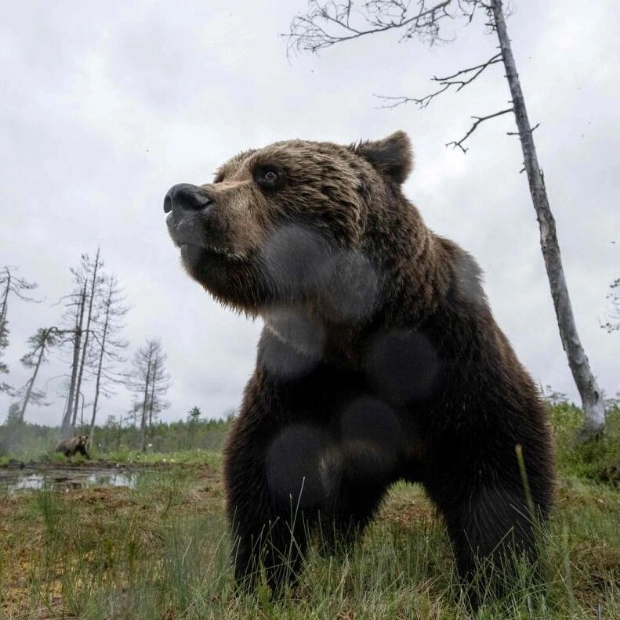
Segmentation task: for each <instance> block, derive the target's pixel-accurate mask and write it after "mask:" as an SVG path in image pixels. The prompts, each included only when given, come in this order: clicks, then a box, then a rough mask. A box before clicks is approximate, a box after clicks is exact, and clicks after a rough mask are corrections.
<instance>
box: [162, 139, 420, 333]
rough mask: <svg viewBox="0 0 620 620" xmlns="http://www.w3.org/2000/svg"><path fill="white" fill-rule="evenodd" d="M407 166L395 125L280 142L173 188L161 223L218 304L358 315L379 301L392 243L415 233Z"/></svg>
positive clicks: (347, 317)
mask: <svg viewBox="0 0 620 620" xmlns="http://www.w3.org/2000/svg"><path fill="white" fill-rule="evenodd" d="M411 168H412V153H411V147H410V143H409V139H408V137H407V135H406V134H405V133H403V132H396V133H394V134H392V135H391V136H389V137H387V138H385V139H384V140H379V141H369V142H362V143H359V144H356V145H351V146H340V145H336V144H332V143H327V142H306V141H300V140H293V141H288V142H278V143H275V144H272V145H270V146H267V147H265V148H262V149H258V150H250V151H246V152H243V153H241V154H239V155H237V156H236V157H233V158H232V159H231V160H230V161H228V162H227V163H225V164H224V165H223V166H222V167H221V168H220V169H219V170H218V172H217V173H216V175H215V178H214V180H213V182H212V183H207V184H205V185H200V186H196V185H190V184H180V185H175V186H174V187H172V188H171V189H170V191H169V192H168V193H167V195H166V197H165V200H164V211H165V212H166V213H168V217H167V224H168V230H169V232H170V236H171V237H172V240H173V242H174V243H175V245H177V246H178V247H179V248H180V251H181V258H182V262H183V265H184V267H185V269H186V270H187V272H188V273H189V274H190V276H192V277H193V278H194V279H195V280H197V281H198V282H199V283H200V284H202V285H203V286H204V287H205V288H206V289H207V290H208V291H209V292H210V293H211V294H212V295H213V296H214V297H215V298H217V299H218V300H220V301H221V302H223V303H225V304H228V305H231V306H233V307H235V308H236V309H238V310H242V311H244V312H246V313H248V314H252V315H258V314H263V315H264V314H265V313H268V312H273V311H274V309H276V310H275V311H277V309H278V308H290V307H296V306H304V307H308V306H310V307H312V308H320V311H319V312H320V313H322V314H324V315H325V318H326V319H327V320H333V321H335V322H343V321H344V322H347V321H349V322H350V321H360V320H363V319H364V317H367V316H369V315H370V314H371V313H372V311H373V309H374V308H375V307H376V305H377V304H378V299H379V298H380V289H381V286H382V280H384V279H385V278H386V277H388V275H389V271H390V265H389V264H387V263H389V259H388V257H389V255H391V254H392V250H393V249H394V248H393V246H394V244H397V245H398V244H401V239H404V238H405V237H406V238H407V242H406V243H407V244H410V243H412V242H415V236H416V234H417V233H416V226H415V225H407V224H406V222H407V221H408V220H410V219H411V217H419V216H416V215H415V214H417V212H416V211H415V209H414V207H413V206H412V205H411V204H409V203H408V202H407V201H406V200H405V199H404V198H403V196H402V193H401V189H400V186H401V184H402V183H403V182H404V181H405V179H406V178H407V175H408V174H409V172H410V170H411ZM404 223H405V224H404ZM418 228H420V227H418ZM401 255H402V252H401ZM382 257H385V258H386V260H385V261H383V258H382ZM384 262H385V263H386V264H382V263H384Z"/></svg>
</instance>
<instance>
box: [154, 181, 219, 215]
mask: <svg viewBox="0 0 620 620" xmlns="http://www.w3.org/2000/svg"><path fill="white" fill-rule="evenodd" d="M214 202H215V201H214V200H213V198H212V197H211V196H209V195H207V193H206V192H204V191H203V190H202V189H200V187H198V186H197V185H191V184H190V183H179V184H178V185H173V186H172V187H171V188H170V189H169V190H168V193H167V194H166V197H165V198H164V213H170V212H171V211H174V212H177V211H179V210H180V211H202V210H203V209H206V208H208V207H210V206H212V205H213V203H214Z"/></svg>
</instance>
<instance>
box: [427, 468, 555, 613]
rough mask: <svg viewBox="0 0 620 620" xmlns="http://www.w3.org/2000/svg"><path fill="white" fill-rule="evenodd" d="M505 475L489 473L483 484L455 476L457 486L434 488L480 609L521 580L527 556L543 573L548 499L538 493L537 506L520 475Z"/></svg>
mask: <svg viewBox="0 0 620 620" xmlns="http://www.w3.org/2000/svg"><path fill="white" fill-rule="evenodd" d="M501 476H502V474H501V473H496V474H495V476H492V475H489V476H488V478H489V480H490V482H486V483H478V484H476V483H472V481H471V480H470V481H465V480H464V479H463V478H461V479H460V480H459V479H458V477H456V476H455V477H454V481H455V482H456V484H455V485H454V486H452V485H446V486H445V487H444V488H443V489H442V492H441V493H440V494H433V493H432V492H431V496H433V495H434V497H433V499H434V500H435V501H436V503H437V504H438V506H439V508H440V510H441V512H442V513H443V516H444V518H445V520H446V525H447V528H448V533H449V535H450V540H451V543H452V547H453V549H454V553H455V556H456V564H457V569H458V572H459V576H460V578H461V580H462V581H463V585H464V587H465V588H466V591H467V595H468V598H469V600H470V602H471V604H472V607H473V608H474V609H476V608H477V607H478V606H479V605H480V603H481V602H482V600H483V599H484V598H485V596H487V595H491V597H492V598H503V597H505V596H506V595H508V594H509V593H510V592H511V591H512V590H513V589H514V588H515V587H516V586H518V584H519V581H520V578H519V576H520V572H519V563H520V562H521V561H522V560H526V561H527V562H528V563H529V564H530V567H531V568H530V570H531V575H530V576H531V577H538V576H539V569H540V567H539V566H538V556H539V550H538V543H537V533H538V531H539V530H540V528H541V527H542V525H543V523H544V518H545V513H546V511H547V507H546V506H545V501H544V500H543V501H542V502H540V501H537V498H536V497H534V506H533V512H532V509H531V508H530V507H529V506H528V502H527V500H526V497H525V492H524V491H523V489H522V488H519V486H520V484H521V483H520V481H519V480H518V479H517V478H516V477H506V476H505V475H504V479H503V480H502V479H501ZM493 478H495V480H493ZM523 576H525V575H523Z"/></svg>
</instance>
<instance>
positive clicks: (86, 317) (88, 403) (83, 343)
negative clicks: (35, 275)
mask: <svg viewBox="0 0 620 620" xmlns="http://www.w3.org/2000/svg"><path fill="white" fill-rule="evenodd" d="M17 271H18V270H17V268H15V267H12V266H8V265H5V266H4V267H3V268H2V270H1V271H0V299H1V302H0V377H1V379H2V380H1V381H0V392H6V393H7V394H8V395H9V396H11V398H12V399H13V402H12V403H11V405H10V407H9V412H8V416H7V424H10V425H13V426H16V425H17V426H19V425H23V423H24V420H25V415H26V411H27V409H28V407H29V406H30V405H33V404H38V405H44V404H48V403H46V389H45V388H44V387H41V382H40V375H41V369H42V368H43V366H44V365H45V364H47V363H48V362H49V360H50V357H51V356H56V357H57V358H58V359H59V360H60V361H61V362H63V363H64V364H65V366H66V368H67V372H66V373H64V374H63V375H61V377H60V378H62V379H63V383H62V388H61V392H62V394H63V396H64V398H65V404H64V408H63V413H62V418H61V420H60V421H59V423H60V434H61V436H62V438H66V437H70V436H72V435H73V434H75V429H76V426H77V424H78V416H79V422H80V426H81V427H82V428H84V427H86V429H87V430H88V434H89V437H90V442H91V444H92V441H93V437H94V434H95V427H96V422H97V415H98V413H99V410H100V407H101V402H102V399H106V398H110V397H111V396H113V395H114V394H116V390H117V389H118V388H119V387H121V388H123V387H124V388H126V389H129V390H130V391H131V392H133V394H134V399H133V404H132V412H131V414H132V416H133V419H134V420H135V424H136V426H137V427H138V428H139V433H140V443H141V446H142V448H143V449H144V448H145V447H146V442H147V435H148V430H149V429H150V428H152V426H153V423H154V421H156V420H157V418H158V416H159V414H160V413H161V412H162V411H163V410H164V409H166V408H167V407H169V406H170V403H169V402H168V401H166V400H165V396H166V392H167V391H168V388H169V387H170V375H169V373H168V371H167V369H166V354H165V352H164V351H163V348H162V345H161V342H160V341H159V340H158V339H157V338H150V339H147V340H146V342H145V343H144V345H142V346H141V347H139V348H138V349H137V351H136V352H135V354H134V356H133V358H132V360H131V363H130V364H128V360H127V359H126V357H125V352H126V350H127V348H128V346H129V342H128V340H127V339H126V338H125V337H124V335H123V332H124V329H125V324H124V318H125V316H126V315H127V313H128V312H129V306H128V305H127V304H126V299H125V294H124V291H123V288H122V285H121V283H120V281H119V279H118V277H117V276H116V275H115V274H112V273H109V272H108V271H107V270H106V269H105V265H104V262H103V259H102V256H101V251H100V249H97V251H96V253H95V254H94V256H90V255H89V254H82V256H81V257H80V261H79V264H78V265H77V266H75V267H72V268H71V274H72V280H73V288H72V290H71V291H70V292H69V293H68V294H67V295H65V296H63V297H62V298H61V299H60V301H59V304H58V305H61V307H62V312H61V313H60V315H59V317H58V321H57V322H54V324H52V325H45V326H41V327H38V328H37V329H36V331H35V332H34V333H33V334H32V336H30V337H29V338H28V340H27V342H26V353H25V354H24V355H23V356H22V358H21V360H20V362H21V364H22V365H23V367H24V368H26V369H28V370H29V371H30V376H29V378H28V380H27V381H26V383H25V384H24V385H21V386H13V385H11V384H10V383H9V382H7V379H8V374H9V368H8V366H7V364H6V363H5V362H4V361H3V357H4V353H5V351H6V349H7V348H8V346H9V342H10V311H11V310H12V302H13V301H14V300H16V299H18V300H21V301H23V302H30V303H42V301H41V300H39V299H37V298H36V297H35V296H34V292H35V291H36V289H37V288H38V285H37V284H36V283H34V282H30V281H29V280H26V279H25V278H22V277H20V276H18V275H17ZM85 415H86V422H85V421H84V420H85V418H84V416H85Z"/></svg>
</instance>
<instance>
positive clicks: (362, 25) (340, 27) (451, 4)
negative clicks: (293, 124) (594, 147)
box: [287, 0, 605, 439]
mask: <svg viewBox="0 0 620 620" xmlns="http://www.w3.org/2000/svg"><path fill="white" fill-rule="evenodd" d="M477 14H482V15H483V16H484V18H485V26H486V28H487V31H488V32H489V33H491V34H494V35H495V36H497V39H498V43H499V53H496V54H494V55H493V56H491V57H490V58H488V59H487V60H486V61H484V62H481V63H478V64H477V65H475V66H472V67H468V68H465V69H460V70H459V71H456V72H455V73H453V74H452V75H448V76H445V77H433V78H432V81H433V82H435V83H437V84H438V88H437V90H435V91H433V92H432V93H430V94H429V95H426V96H424V97H420V98H413V97H382V98H381V99H382V101H383V102H384V106H385V107H394V106H397V105H401V104H404V103H409V102H412V103H414V104H415V105H417V106H418V107H419V108H425V107H426V106H428V105H429V104H430V103H431V101H432V100H433V99H434V98H435V97H438V96H439V95H442V94H443V93H445V92H448V91H455V92H458V91H460V90H462V89H463V88H465V87H466V86H468V85H470V84H471V83H472V82H474V81H475V80H476V79H478V78H479V77H480V76H481V75H482V74H483V73H484V72H485V71H487V70H488V69H489V68H491V67H493V66H495V65H496V64H499V63H501V64H502V65H503V67H504V70H505V77H506V80H507V82H508V86H509V88H510V93H511V97H512V100H511V106H510V107H509V108H506V109H501V110H499V111H496V112H492V113H489V114H485V115H483V116H474V117H473V119H474V122H473V123H472V126H471V127H470V129H469V130H468V131H467V132H466V134H465V135H464V136H463V137H462V138H461V139H460V140H455V141H452V142H449V143H448V145H447V146H452V147H453V148H459V149H461V150H462V151H463V152H464V153H465V152H466V150H467V149H466V148H465V147H464V143H465V141H466V140H468V139H469V138H470V137H471V136H472V134H473V133H474V132H475V131H476V129H478V127H479V126H480V125H481V124H482V123H484V122H486V121H488V120H491V119H494V118H497V117H499V116H502V115H504V114H508V113H510V112H512V113H513V114H514V116H515V121H516V125H517V132H514V133H513V134H511V135H518V136H519V139H520V142H521V149H522V152H523V159H524V169H525V171H526V173H527V178H528V183H529V187H530V194H531V197H532V203H533V206H534V209H535V211H536V216H537V219H538V223H539V228H540V244H541V249H542V254H543V259H544V262H545V268H546V270H547V277H548V280H549V288H550V290H551V297H552V299H553V305H554V308H555V313H556V318H557V322H558V327H559V332H560V338H561V340H562V345H563V347H564V351H565V353H566V356H567V358H568V365H569V368H570V370H571V373H572V376H573V379H574V381H575V384H576V386H577V389H578V391H579V395H580V397H581V402H582V407H583V412H584V426H583V428H582V431H581V436H582V438H583V439H589V438H592V437H594V436H596V435H598V434H599V433H600V432H601V431H602V430H603V429H604V427H605V405H604V401H603V394H602V392H601V390H600V388H599V386H598V384H597V382H596V379H595V377H594V375H593V373H592V370H591V369H590V363H589V361H588V358H587V356H586V354H585V351H584V349H583V346H582V344H581V340H580V338H579V334H578V332H577V327H576V324H575V319H574V315H573V310H572V305H571V302H570V297H569V293H568V287H567V284H566V279H565V276H564V269H563V266H562V257H561V253H560V245H559V242H558V237H557V230H556V225H555V220H554V218H553V214H552V213H551V208H550V206H549V200H548V198H547V192H546V188H545V181H544V176H543V172H542V169H541V167H540V165H539V163H538V158H537V155H536V148H535V145H534V137H533V132H534V130H535V129H536V127H537V126H535V127H532V126H531V125H530V122H529V119H528V115H527V110H526V106H525V99H524V97H523V93H522V90H521V84H520V81H519V76H518V73H517V69H516V64H515V59H514V56H513V53H512V47H511V44H510V39H509V37H508V31H507V29H506V19H505V12H504V8H503V2H502V0H444V1H438V0H435V1H434V2H428V1H427V0H417V1H416V2H412V1H409V0H360V1H359V2H355V1H354V0H310V1H309V3H308V11H307V13H305V14H304V15H297V16H296V17H294V18H293V20H292V22H291V27H290V33H289V34H288V35H287V37H288V42H289V49H297V50H301V51H309V52H318V51H319V50H322V49H325V48H327V47H331V46H333V45H336V44H338V43H343V42H345V41H349V40H352V39H357V38H360V37H363V36H367V35H371V34H378V33H381V32H385V31H388V30H397V31H399V32H400V33H401V40H402V41H406V40H409V39H412V38H418V39H420V40H422V41H423V42H426V43H429V44H430V45H433V44H435V43H437V42H439V41H445V40H446V39H445V38H442V32H441V27H442V26H443V24H444V22H446V21H449V22H452V23H454V22H456V21H457V20H461V21H462V22H463V23H464V24H470V23H472V21H473V20H474V17H476V15H477Z"/></svg>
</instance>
